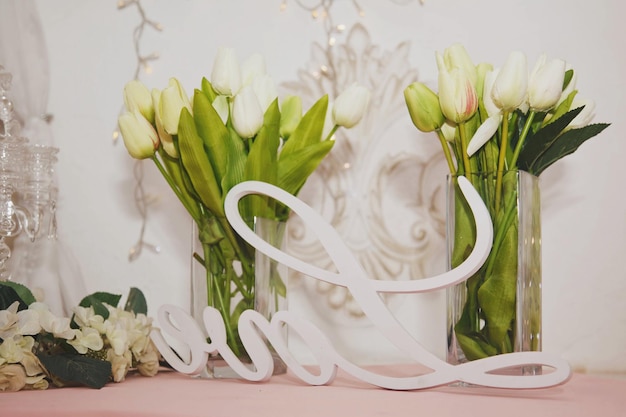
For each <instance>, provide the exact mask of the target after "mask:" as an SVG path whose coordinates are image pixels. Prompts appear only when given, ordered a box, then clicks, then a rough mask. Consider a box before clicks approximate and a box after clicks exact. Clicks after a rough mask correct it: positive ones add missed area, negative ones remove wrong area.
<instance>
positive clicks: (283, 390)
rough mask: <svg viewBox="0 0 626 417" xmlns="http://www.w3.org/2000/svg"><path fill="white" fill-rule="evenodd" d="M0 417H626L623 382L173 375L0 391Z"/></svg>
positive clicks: (579, 378)
mask: <svg viewBox="0 0 626 417" xmlns="http://www.w3.org/2000/svg"><path fill="white" fill-rule="evenodd" d="M0 416H1V417H25V416H28V417H53V416H59V417H61V416H62V417H74V416H76V417H99V416H102V417H117V416H127V417H160V416H168V417H196V416H209V417H238V416H255V417H265V416H268V417H280V416H289V417H291V416H294V417H307V416H324V417H327V416H345V417H352V416H359V417H368V416H372V417H373V416H394V417H397V416H433V417H446V416H454V417H459V416H481V417H491V416H498V417H517V416H520V417H529V416H532V417H542V416H550V417H553V416H557V417H558V416H567V417H590V416H592V417H595V416H598V417H600V416H601V417H618V416H619V417H623V416H626V379H614V378H604V377H595V376H589V375H582V374H576V375H574V377H573V378H572V379H571V380H570V381H569V382H568V383H567V384H565V385H562V386H558V387H554V388H548V389H538V390H520V391H516V390H501V389H485V388H477V387H469V388H458V387H439V388H433V389H428V390H424V391H410V392H400V391H398V392H396V391H388V390H384V389H380V388H375V387H372V386H369V385H366V384H363V383H360V382H357V381H355V380H353V379H351V378H349V377H347V376H345V375H342V374H341V373H340V374H339V376H338V377H337V379H336V380H335V381H334V383H333V384H332V385H329V386H321V387H313V386H308V385H304V384H303V383H302V382H300V381H299V380H297V379H296V378H295V377H293V376H291V375H289V374H287V375H282V376H276V377H273V378H272V379H271V381H269V382H265V383H252V382H243V381H237V380H220V381H218V380H203V379H194V378H190V377H188V376H185V375H181V374H178V373H175V372H172V371H165V372H160V373H159V374H158V375H157V376H156V377H153V378H144V377H141V376H137V375H132V376H129V377H128V378H127V380H126V381H124V382H123V383H120V384H113V383H111V384H108V385H107V386H105V387H104V388H102V389H101V390H93V389H89V388H63V389H49V390H47V391H37V392H34V391H21V392H16V393H0Z"/></svg>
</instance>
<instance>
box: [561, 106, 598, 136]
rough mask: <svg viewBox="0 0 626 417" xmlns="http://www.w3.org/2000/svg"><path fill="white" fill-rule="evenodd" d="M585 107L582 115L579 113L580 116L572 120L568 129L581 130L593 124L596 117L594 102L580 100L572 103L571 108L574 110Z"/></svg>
mask: <svg viewBox="0 0 626 417" xmlns="http://www.w3.org/2000/svg"><path fill="white" fill-rule="evenodd" d="M583 106H585V108H584V109H583V110H582V111H581V112H580V113H578V116H576V117H574V120H572V121H571V122H570V123H569V125H567V128H566V129H568V130H569V129H580V128H581V127H585V126H587V125H588V124H589V123H591V121H592V120H593V118H594V117H595V115H596V114H595V109H596V103H595V102H594V101H593V100H589V99H578V100H575V101H574V102H573V103H572V107H571V108H572V110H573V109H577V108H579V107H583Z"/></svg>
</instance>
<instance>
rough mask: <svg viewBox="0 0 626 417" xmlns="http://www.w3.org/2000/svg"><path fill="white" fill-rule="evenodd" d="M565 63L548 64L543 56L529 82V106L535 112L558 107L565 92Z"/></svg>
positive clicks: (557, 60)
mask: <svg viewBox="0 0 626 417" xmlns="http://www.w3.org/2000/svg"><path fill="white" fill-rule="evenodd" d="M564 78H565V61H562V60H560V59H553V60H551V61H550V62H547V63H546V56H545V54H544V55H542V56H541V57H540V58H539V60H538V61H537V64H536V65H535V68H534V69H533V72H532V74H531V75H530V80H529V82H528V104H529V105H530V108H531V109H532V110H535V111H546V110H550V109H551V108H552V107H554V106H555V105H556V103H557V102H558V101H559V99H560V98H561V93H562V92H563V80H564Z"/></svg>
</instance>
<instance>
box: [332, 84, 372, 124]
mask: <svg viewBox="0 0 626 417" xmlns="http://www.w3.org/2000/svg"><path fill="white" fill-rule="evenodd" d="M369 101H370V91H369V90H368V89H367V88H365V87H363V86H361V85H358V84H356V83H354V84H352V85H350V86H349V87H348V88H347V89H346V90H345V91H344V92H343V93H341V94H339V96H338V97H337V98H336V99H335V104H334V106H333V113H332V114H333V119H334V121H335V124H336V125H337V126H343V127H345V128H346V129H350V128H351V127H353V126H354V125H356V124H357V123H359V122H360V121H361V119H362V118H363V116H364V115H365V111H366V110H367V106H368V105H369Z"/></svg>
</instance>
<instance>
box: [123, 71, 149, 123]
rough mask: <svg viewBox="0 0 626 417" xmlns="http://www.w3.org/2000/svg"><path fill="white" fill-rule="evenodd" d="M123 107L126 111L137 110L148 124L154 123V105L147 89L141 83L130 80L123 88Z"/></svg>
mask: <svg viewBox="0 0 626 417" xmlns="http://www.w3.org/2000/svg"><path fill="white" fill-rule="evenodd" d="M124 105H125V106H126V110H128V111H129V112H134V111H135V110H138V111H139V112H140V113H141V114H142V115H143V117H145V118H146V119H147V120H148V121H149V122H150V123H154V105H153V104H152V96H151V95H150V91H149V90H148V87H146V86H145V85H144V84H143V83H142V82H141V81H138V80H132V81H129V82H128V83H126V85H125V86H124Z"/></svg>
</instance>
